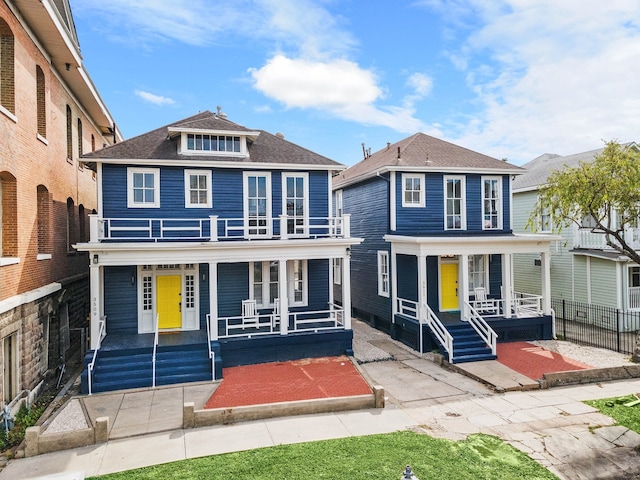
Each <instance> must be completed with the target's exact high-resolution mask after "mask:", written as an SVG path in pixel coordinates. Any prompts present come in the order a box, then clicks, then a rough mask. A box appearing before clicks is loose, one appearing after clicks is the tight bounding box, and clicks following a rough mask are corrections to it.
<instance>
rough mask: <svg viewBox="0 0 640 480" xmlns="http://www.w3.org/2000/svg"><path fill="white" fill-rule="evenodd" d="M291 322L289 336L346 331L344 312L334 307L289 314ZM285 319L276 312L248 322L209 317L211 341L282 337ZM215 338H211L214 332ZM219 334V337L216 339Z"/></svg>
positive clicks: (235, 318) (230, 318) (241, 318)
mask: <svg viewBox="0 0 640 480" xmlns="http://www.w3.org/2000/svg"><path fill="white" fill-rule="evenodd" d="M288 319H289V321H290V322H291V323H292V325H293V327H292V328H291V329H288V330H287V332H288V333H298V332H318V331H321V330H335V329H344V309H343V308H342V307H341V306H339V305H332V306H331V308H329V309H328V310H313V311H305V312H288ZM282 320H283V319H282V318H281V314H280V313H278V312H276V311H271V312H265V313H258V314H257V319H256V318H252V319H251V320H250V321H247V319H246V318H245V317H243V316H242V315H236V316H232V317H219V318H214V317H212V316H211V315H210V314H207V324H208V325H210V326H209V327H208V328H209V332H210V333H209V338H210V339H215V338H230V337H246V338H252V337H257V336H264V335H274V334H280V322H281V321H282ZM214 329H216V330H215V333H213V336H212V332H214ZM216 333H217V336H216Z"/></svg>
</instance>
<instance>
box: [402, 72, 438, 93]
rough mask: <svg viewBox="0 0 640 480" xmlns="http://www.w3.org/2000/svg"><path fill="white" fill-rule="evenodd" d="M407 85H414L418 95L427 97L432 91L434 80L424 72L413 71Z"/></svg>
mask: <svg viewBox="0 0 640 480" xmlns="http://www.w3.org/2000/svg"><path fill="white" fill-rule="evenodd" d="M407 85H409V86H410V87H412V88H413V89H414V90H415V91H416V94H417V95H420V96H422V97H426V96H427V95H429V94H430V93H431V89H432V88H433V80H431V78H430V77H429V76H427V75H425V74H424V73H413V74H411V75H410V76H409V78H408V79H407Z"/></svg>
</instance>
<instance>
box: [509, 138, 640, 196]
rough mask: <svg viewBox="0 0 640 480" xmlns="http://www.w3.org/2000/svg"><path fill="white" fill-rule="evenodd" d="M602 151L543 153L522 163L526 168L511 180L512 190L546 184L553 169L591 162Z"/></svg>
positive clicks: (599, 149) (626, 144) (631, 144)
mask: <svg viewBox="0 0 640 480" xmlns="http://www.w3.org/2000/svg"><path fill="white" fill-rule="evenodd" d="M634 145H635V144H634V143H633V142H630V143H625V144H623V146H630V147H631V146H634ZM603 151H604V147H603V148H598V149H596V150H589V151H588V152H582V153H574V154H573V155H565V156H561V155H556V154H555V153H545V154H543V155H540V156H539V157H536V158H534V159H533V160H531V161H530V162H529V163H526V164H525V165H523V168H525V169H526V171H527V172H526V173H525V174H524V175H520V176H519V177H517V178H516V179H515V181H514V182H513V189H514V190H527V189H532V188H537V187H539V186H542V185H546V184H547V179H548V178H549V175H551V173H552V172H553V171H555V170H560V169H562V168H564V167H568V168H575V167H577V166H578V165H579V164H580V163H581V162H592V161H593V159H594V157H595V156H596V155H600V154H601V153H602V152H603Z"/></svg>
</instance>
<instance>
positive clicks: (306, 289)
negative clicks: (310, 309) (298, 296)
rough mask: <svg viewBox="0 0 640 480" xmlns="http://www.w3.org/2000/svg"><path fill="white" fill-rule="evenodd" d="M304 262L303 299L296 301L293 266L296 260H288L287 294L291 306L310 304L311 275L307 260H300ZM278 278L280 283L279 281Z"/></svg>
mask: <svg viewBox="0 0 640 480" xmlns="http://www.w3.org/2000/svg"><path fill="white" fill-rule="evenodd" d="M299 261H300V262H302V300H301V301H299V302H296V301H295V290H294V289H295V277H294V273H295V272H294V271H293V266H294V264H295V262H294V261H293V260H290V261H288V262H287V282H288V285H287V294H288V296H289V306H290V307H306V306H307V305H308V304H309V275H308V269H307V261H306V260H299ZM279 281H280V280H279V279H278V283H279Z"/></svg>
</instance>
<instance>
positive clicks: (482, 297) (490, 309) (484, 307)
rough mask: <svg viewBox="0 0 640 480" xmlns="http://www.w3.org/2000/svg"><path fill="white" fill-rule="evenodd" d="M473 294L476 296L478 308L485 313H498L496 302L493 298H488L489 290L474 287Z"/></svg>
mask: <svg viewBox="0 0 640 480" xmlns="http://www.w3.org/2000/svg"><path fill="white" fill-rule="evenodd" d="M473 294H474V295H475V297H476V300H475V307H476V310H478V311H479V312H483V313H496V311H497V308H496V303H495V302H494V301H493V300H492V299H490V298H487V291H486V290H485V289H484V288H483V287H478V288H474V289H473Z"/></svg>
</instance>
